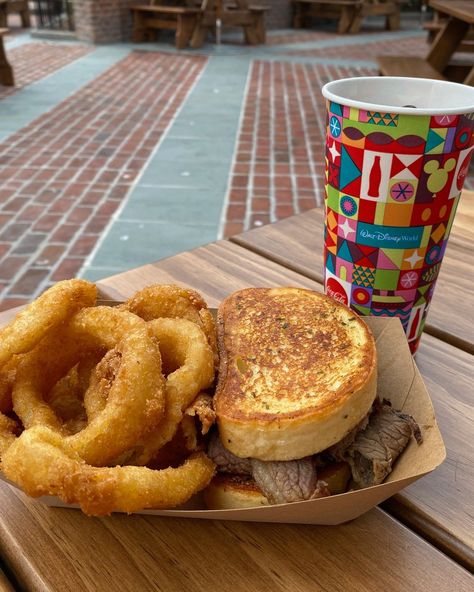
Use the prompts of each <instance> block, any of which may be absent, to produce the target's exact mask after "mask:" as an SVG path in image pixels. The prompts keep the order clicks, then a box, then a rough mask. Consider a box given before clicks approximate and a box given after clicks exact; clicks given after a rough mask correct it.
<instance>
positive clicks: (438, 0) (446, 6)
mask: <svg viewBox="0 0 474 592" xmlns="http://www.w3.org/2000/svg"><path fill="white" fill-rule="evenodd" d="M430 6H431V8H434V9H435V10H439V11H440V12H444V13H445V14H449V16H452V17H454V18H457V19H459V20H461V21H464V22H466V23H469V24H471V25H474V10H473V8H472V0H430Z"/></svg>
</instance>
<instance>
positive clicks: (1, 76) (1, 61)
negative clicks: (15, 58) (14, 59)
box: [0, 29, 15, 86]
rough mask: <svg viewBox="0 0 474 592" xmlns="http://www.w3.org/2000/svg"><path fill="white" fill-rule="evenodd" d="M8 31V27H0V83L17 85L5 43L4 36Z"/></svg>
mask: <svg viewBox="0 0 474 592" xmlns="http://www.w3.org/2000/svg"><path fill="white" fill-rule="evenodd" d="M7 33H8V29H0V84H3V85H4V86H15V78H14V76H13V68H12V67H11V65H10V63H9V62H8V60H7V55H6V53H5V46H4V45H3V36H4V35H6V34H7Z"/></svg>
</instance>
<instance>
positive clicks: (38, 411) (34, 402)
mask: <svg viewBox="0 0 474 592" xmlns="http://www.w3.org/2000/svg"><path fill="white" fill-rule="evenodd" d="M100 309H103V310H100ZM106 311H107V312H106ZM82 313H84V314H82ZM97 316H99V317H101V318H102V320H104V318H105V317H107V318H108V320H109V321H110V323H109V324H108V325H105V324H101V325H94V322H93V321H94V318H95V317H97ZM94 326H96V327H102V328H103V327H107V330H105V329H102V330H96V331H95V332H92V329H93V328H94ZM125 328H128V332H127V331H124V329H125ZM89 331H91V332H90V333H89ZM122 335H124V337H123V339H122V340H121V341H120V343H119V344H118V345H117V347H116V349H117V351H118V352H119V354H120V356H121V363H120V367H119V369H118V372H117V374H116V376H115V380H114V382H113V385H112V386H111V388H110V392H109V396H108V398H107V401H106V404H105V406H104V407H103V409H102V411H101V412H100V413H99V414H97V415H96V416H95V417H94V418H93V419H92V420H91V421H90V422H89V423H88V424H87V426H86V427H85V428H84V429H83V430H81V431H79V432H77V433H76V434H74V435H71V436H68V437H66V440H67V441H68V444H69V445H70V446H71V447H72V448H73V449H75V450H76V451H77V452H78V453H79V454H80V456H81V457H82V458H84V460H86V461H87V462H88V463H89V464H92V465H98V466H100V465H104V464H107V463H109V462H110V461H111V460H112V459H114V458H116V457H117V456H119V455H120V454H123V453H124V452H125V451H127V450H129V449H130V448H131V447H132V446H134V444H135V443H136V441H137V440H138V439H139V438H141V437H144V436H145V435H146V434H148V433H149V431H150V430H151V429H153V428H155V427H156V426H157V425H158V424H159V422H160V420H161V419H162V417H163V414H164V402H165V388H164V387H165V381H164V378H163V376H162V374H161V356H160V350H159V347H158V344H157V343H156V341H155V339H154V337H153V336H152V333H151V332H150V330H149V328H148V327H147V325H146V323H145V322H144V321H142V320H141V319H139V318H138V317H135V316H134V315H131V314H130V313H126V312H120V311H118V310H115V309H112V308H106V307H97V308H96V309H86V310H84V311H82V312H81V313H79V314H78V315H76V316H75V317H74V319H73V320H72V322H71V324H70V325H69V327H68V328H67V329H66V330H65V331H63V332H62V333H61V335H60V336H58V338H57V339H56V340H55V339H53V338H51V339H48V340H46V341H45V342H44V343H42V344H41V346H39V347H37V348H36V349H35V350H34V351H33V352H30V353H29V354H26V355H25V357H24V359H23V360H22V361H21V363H20V365H19V367H18V372H17V378H16V382H15V386H14V389H13V402H14V409H15V412H16V414H17V415H18V417H20V419H21V420H22V422H23V425H24V426H25V427H26V428H29V427H32V426H35V425H44V426H46V427H49V428H50V429H53V430H55V431H57V432H58V433H60V434H61V435H62V436H64V437H65V436H67V433H66V432H65V429H64V425H63V424H62V422H61V421H60V419H59V418H58V417H57V415H56V414H55V413H54V410H53V409H52V408H51V407H50V406H49V405H48V404H47V403H46V402H45V400H44V398H43V393H44V392H47V391H48V390H49V388H50V384H48V382H49V383H50V382H51V381H53V384H54V383H55V382H56V381H57V380H58V379H59V378H60V376H62V375H63V374H64V370H65V369H66V371H67V370H68V369H70V368H71V367H72V366H74V365H75V364H76V363H77V361H78V357H79V355H80V353H81V352H82V353H83V354H84V353H90V351H89V352H85V351H84V349H83V348H84V347H91V344H90V340H88V339H87V338H88V337H92V338H93V339H92V348H94V347H100V346H102V347H104V346H105V347H110V346H113V345H114V342H115V340H116V339H117V338H118V337H119V336H120V337H121V336H122ZM73 337H74V339H71V338H73ZM64 340H65V341H64ZM45 368H46V369H47V371H45ZM48 387H49V388H48Z"/></svg>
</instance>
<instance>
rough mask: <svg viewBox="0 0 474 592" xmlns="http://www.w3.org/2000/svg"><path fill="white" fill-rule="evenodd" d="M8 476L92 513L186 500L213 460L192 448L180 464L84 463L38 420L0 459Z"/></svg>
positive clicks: (202, 483)
mask: <svg viewBox="0 0 474 592" xmlns="http://www.w3.org/2000/svg"><path fill="white" fill-rule="evenodd" d="M2 470H3V472H4V473H5V475H6V477H7V478H8V479H10V480H11V481H13V482H15V483H16V484H18V485H19V486H20V487H21V488H22V489H23V490H24V491H25V492H26V493H27V494H28V495H30V496H32V497H38V496H41V495H56V496H58V497H59V498H60V499H61V500H63V501H64V502H66V503H77V504H79V505H80V507H81V509H82V511H83V512H84V513H85V514H87V515H90V516H103V515H107V514H110V513H111V512H114V511H121V512H134V511H136V510H139V509H142V508H156V509H159V508H169V507H174V506H177V505H180V504H183V503H184V502H186V501H188V500H189V498H190V497H191V496H192V495H193V494H194V493H196V492H197V491H200V490H201V489H204V487H206V486H207V485H208V483H209V482H210V480H211V479H212V477H213V475H214V470H215V465H214V463H213V462H212V461H211V460H210V459H209V458H208V457H207V456H206V455H205V454H204V453H203V452H198V453H195V454H192V455H191V456H190V457H189V458H188V459H187V460H186V461H185V463H184V464H183V465H181V466H180V467H178V468H167V469H163V470H161V471H155V470H153V469H148V468H146V467H131V466H126V467H106V468H98V467H91V466H90V465H87V464H86V462H85V461H84V460H83V459H81V457H80V456H79V455H78V454H77V453H76V452H75V451H74V450H73V449H72V447H71V446H70V445H69V444H68V442H67V441H66V440H65V439H63V438H62V437H61V436H60V435H59V434H58V433H57V432H54V431H52V430H49V429H48V428H45V427H43V426H36V427H34V428H30V429H29V430H26V431H25V432H23V434H22V435H21V436H20V437H19V438H17V439H16V441H15V442H13V444H11V445H10V447H9V448H8V449H7V451H6V453H5V454H4V457H3V459H2Z"/></svg>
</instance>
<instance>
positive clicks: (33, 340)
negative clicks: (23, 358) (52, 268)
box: [0, 280, 97, 367]
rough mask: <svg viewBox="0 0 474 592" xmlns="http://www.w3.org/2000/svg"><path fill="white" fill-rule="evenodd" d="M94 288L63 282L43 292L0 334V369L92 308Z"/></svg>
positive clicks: (68, 281)
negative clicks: (87, 308) (77, 314)
mask: <svg viewBox="0 0 474 592" xmlns="http://www.w3.org/2000/svg"><path fill="white" fill-rule="evenodd" d="M96 299H97V288H96V287H95V285H94V284H91V283H90V282H86V281H85V280H65V281H63V282H58V283H57V284H55V285H54V286H53V287H52V288H49V290H46V292H44V294H42V295H41V296H40V297H39V298H37V299H36V300H35V301H34V302H32V303H31V304H29V305H28V306H27V307H26V308H24V309H23V310H22V311H20V312H19V313H18V314H17V315H16V317H15V318H14V319H13V320H12V321H11V323H9V324H8V325H7V326H6V327H4V328H3V329H2V330H1V331H0V367H1V366H2V365H3V364H5V362H7V361H8V360H9V359H10V358H11V357H12V356H13V355H14V354H21V353H24V352H28V351H30V350H31V349H33V347H34V346H35V345H36V344H37V343H38V342H39V341H40V340H41V339H42V338H43V337H44V336H45V335H47V334H48V333H49V332H50V331H53V330H54V329H56V328H57V327H59V326H60V325H61V324H62V323H64V322H65V321H67V320H68V319H69V318H70V317H71V316H72V315H73V314H74V313H76V312H77V311H79V310H80V309H81V308H84V307H86V306H93V305H94V304H95V301H96Z"/></svg>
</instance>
